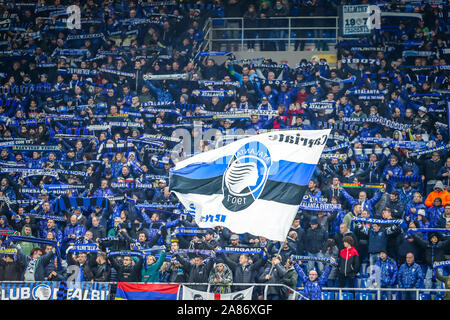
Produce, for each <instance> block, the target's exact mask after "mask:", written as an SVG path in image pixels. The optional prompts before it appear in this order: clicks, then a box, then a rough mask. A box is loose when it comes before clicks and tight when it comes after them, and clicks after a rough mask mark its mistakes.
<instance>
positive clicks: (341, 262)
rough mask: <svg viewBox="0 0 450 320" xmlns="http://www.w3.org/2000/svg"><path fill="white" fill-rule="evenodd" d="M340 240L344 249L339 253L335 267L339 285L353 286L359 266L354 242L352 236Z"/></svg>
mask: <svg viewBox="0 0 450 320" xmlns="http://www.w3.org/2000/svg"><path fill="white" fill-rule="evenodd" d="M342 241H343V243H344V249H342V250H341V251H340V253H339V257H338V269H337V273H338V279H339V287H341V288H344V287H347V288H354V287H355V277H356V275H357V274H358V272H359V268H360V266H361V262H360V259H359V254H358V251H357V250H356V249H355V247H354V246H353V244H354V242H353V238H352V237H350V236H345V237H344V239H342Z"/></svg>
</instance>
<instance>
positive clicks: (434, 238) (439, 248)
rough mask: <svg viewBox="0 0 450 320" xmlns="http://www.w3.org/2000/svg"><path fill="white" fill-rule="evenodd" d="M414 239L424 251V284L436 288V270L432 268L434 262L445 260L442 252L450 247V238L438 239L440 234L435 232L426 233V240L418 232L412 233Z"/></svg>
mask: <svg viewBox="0 0 450 320" xmlns="http://www.w3.org/2000/svg"><path fill="white" fill-rule="evenodd" d="M412 236H413V238H414V241H416V243H417V245H418V246H419V247H420V248H421V249H422V252H424V258H425V263H426V265H427V271H426V274H425V286H426V288H436V286H437V282H436V270H435V269H433V264H434V263H435V262H439V261H443V260H445V258H444V254H445V252H446V251H447V250H448V249H449V248H450V239H448V240H445V241H440V239H439V238H440V235H439V234H438V233H435V232H430V233H429V234H428V241H425V240H424V239H423V236H420V235H419V234H418V233H414V234H413V235H412Z"/></svg>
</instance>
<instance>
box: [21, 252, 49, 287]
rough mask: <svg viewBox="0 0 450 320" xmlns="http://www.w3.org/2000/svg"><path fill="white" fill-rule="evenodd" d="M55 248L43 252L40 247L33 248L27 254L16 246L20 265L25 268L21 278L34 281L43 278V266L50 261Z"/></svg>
mask: <svg viewBox="0 0 450 320" xmlns="http://www.w3.org/2000/svg"><path fill="white" fill-rule="evenodd" d="M55 250H56V249H55V248H53V249H52V251H50V252H48V253H46V254H44V251H43V250H42V249H41V248H34V249H33V250H31V253H30V255H29V256H26V255H24V254H23V252H22V250H21V249H20V248H17V254H18V255H19V260H20V261H21V264H22V267H23V268H25V273H24V275H23V279H24V280H25V281H36V280H38V279H44V278H45V276H46V274H45V267H46V266H47V265H48V264H49V263H50V260H51V259H52V258H53V256H54V255H55Z"/></svg>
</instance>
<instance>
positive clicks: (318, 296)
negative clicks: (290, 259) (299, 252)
mask: <svg viewBox="0 0 450 320" xmlns="http://www.w3.org/2000/svg"><path fill="white" fill-rule="evenodd" d="M334 262H335V259H334V258H331V264H334ZM331 264H329V265H328V266H327V267H326V268H325V270H324V271H323V272H322V274H321V275H320V277H319V275H318V273H317V271H316V270H315V269H311V270H310V271H309V273H308V276H307V275H306V274H305V272H304V271H303V269H302V267H301V265H302V262H301V261H300V260H299V261H298V262H294V268H295V271H297V274H298V276H299V278H300V279H301V281H302V283H303V290H302V295H303V297H304V298H306V299H308V300H322V287H323V286H325V285H326V283H327V281H328V276H329V275H330V272H331V270H332V268H333V267H332V266H331Z"/></svg>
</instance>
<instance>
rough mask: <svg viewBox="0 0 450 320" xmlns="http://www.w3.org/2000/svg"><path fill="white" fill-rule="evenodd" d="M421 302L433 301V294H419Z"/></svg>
mask: <svg viewBox="0 0 450 320" xmlns="http://www.w3.org/2000/svg"><path fill="white" fill-rule="evenodd" d="M419 300H431V294H430V293H425V292H421V293H419Z"/></svg>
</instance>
